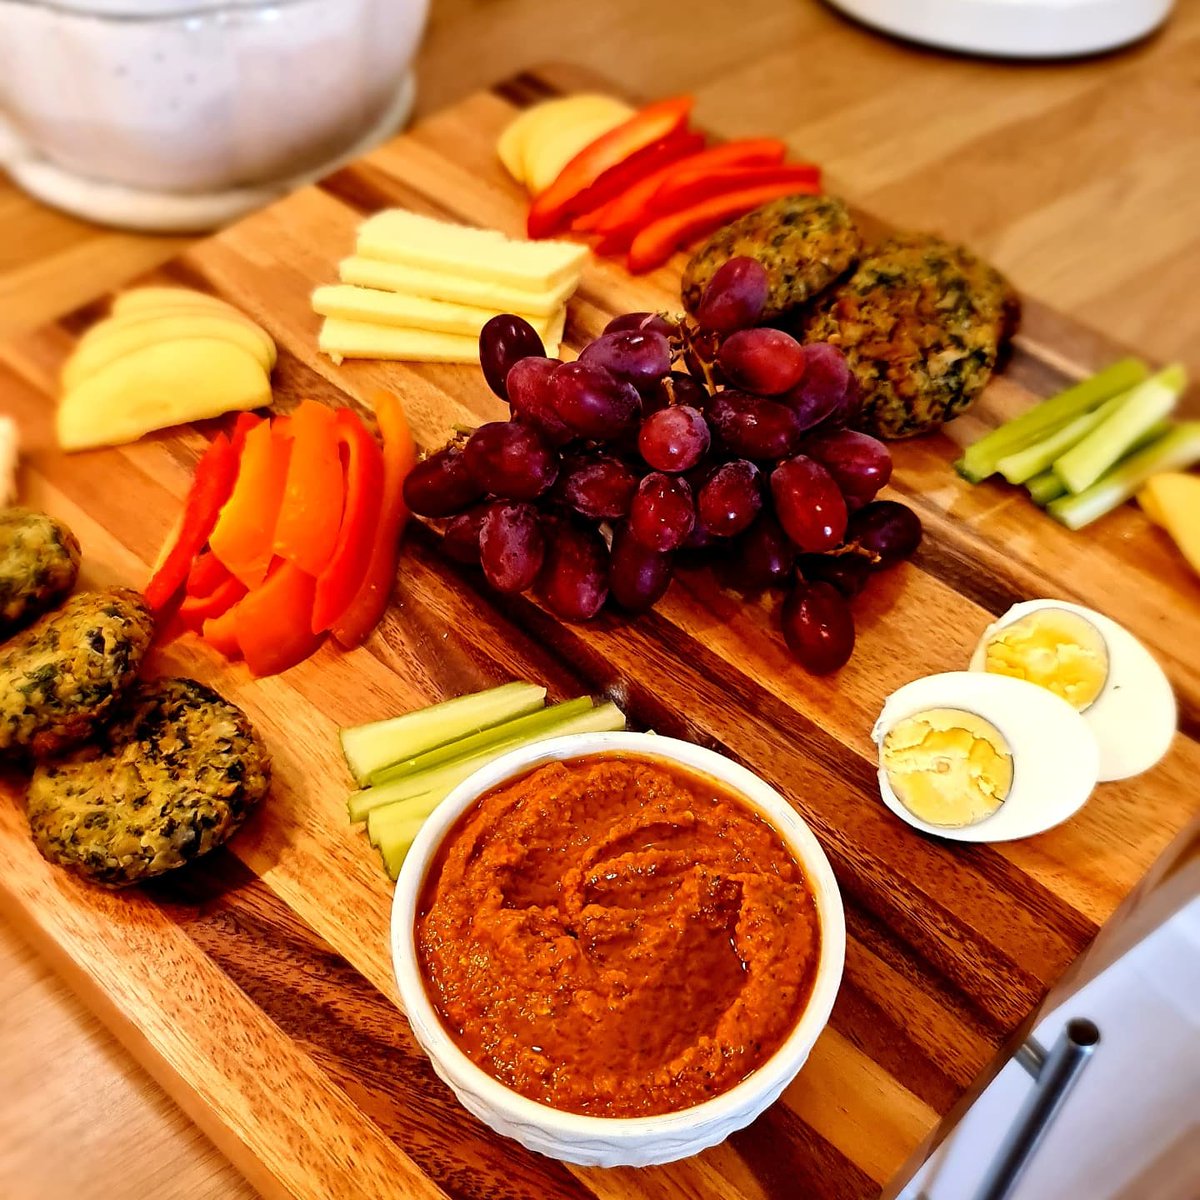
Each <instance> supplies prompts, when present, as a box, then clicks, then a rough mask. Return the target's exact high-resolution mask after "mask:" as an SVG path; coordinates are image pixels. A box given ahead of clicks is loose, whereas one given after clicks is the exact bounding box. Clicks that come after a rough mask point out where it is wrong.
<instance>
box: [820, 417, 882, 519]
mask: <svg viewBox="0 0 1200 1200" xmlns="http://www.w3.org/2000/svg"><path fill="white" fill-rule="evenodd" d="M800 450H801V453H803V454H806V455H808V457H809V458H815V459H816V460H817V462H819V463H820V464H821V465H822V466H823V467H824V468H825V470H827V471H828V472H829V473H830V475H832V476H833V478H834V482H835V483H836V484H837V485H838V487H839V488H841V489H842V492H843V493H844V494H845V495H847V496H853V497H854V498H855V500H860V501H862V502H863V503H865V502H866V501H868V500H870V499H871V498H872V497H873V496H874V495H875V493H876V492H878V491H879V489H880V488H881V487H883V486H884V484H886V483H887V481H888V480H889V479H890V478H891V477H892V456H891V453H890V452H889V451H888V448H887V447H886V446H885V445H884V444H883V443H882V442H880V441H877V440H876V439H875V438H873V437H871V436H870V435H869V434H866V433H856V432H855V431H854V430H852V429H831V430H829V431H828V432H818V433H815V434H813V435H811V436H810V437H807V438H805V439H804V444H803V445H802V446H801V447H800Z"/></svg>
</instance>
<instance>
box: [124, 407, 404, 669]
mask: <svg viewBox="0 0 1200 1200" xmlns="http://www.w3.org/2000/svg"><path fill="white" fill-rule="evenodd" d="M376 415H377V417H378V421H379V427H380V431H381V433H382V435H383V447H382V449H381V448H380V445H379V443H378V442H377V441H376V440H375V438H374V437H373V436H372V435H371V433H370V431H369V430H368V429H367V427H366V426H365V425H364V424H363V422H362V420H361V418H360V417H359V416H358V414H357V413H355V412H354V411H353V410H352V409H348V408H344V409H337V410H334V409H331V408H328V407H326V406H325V405H323V404H320V403H318V402H317V401H315V400H305V401H303V402H302V403H301V404H300V405H299V406H298V407H297V409H296V410H295V412H293V413H292V414H291V415H290V416H278V417H275V418H273V419H270V420H267V419H264V418H261V417H257V416H254V415H253V414H246V413H243V414H241V415H240V416H239V418H238V421H237V424H236V426H235V428H234V431H233V434H232V436H231V437H227V436H226V435H225V434H223V433H222V434H218V435H217V437H216V438H215V439H214V441H213V442H212V444H211V445H210V446H209V448H208V449H207V450H206V451H205V453H204V455H203V456H202V457H201V459H200V461H199V463H198V464H197V467H196V473H195V475H194V477H193V479H192V486H191V489H190V491H189V492H188V496H187V499H186V500H185V502H184V512H183V517H182V519H181V520H180V523H179V527H178V529H177V531H176V533H175V534H174V535H173V536H172V538H171V540H170V541H169V542H168V545H167V546H166V547H165V549H164V553H163V555H162V557H161V558H160V565H159V566H158V567H157V568H156V569H155V572H154V575H153V577H152V578H151V580H150V582H149V583H148V584H147V586H146V596H147V600H148V602H149V603H150V605H151V607H152V608H154V609H155V610H156V611H162V610H164V609H166V608H167V607H168V606H169V605H171V603H172V601H177V603H176V604H175V608H174V615H173V616H172V617H171V618H170V619H169V620H168V621H167V622H165V623H164V626H163V628H164V636H166V637H170V636H174V635H177V634H180V633H183V632H187V631H191V632H194V633H199V634H200V635H201V636H202V637H203V638H204V640H205V641H206V642H208V643H209V644H210V645H211V646H213V647H214V648H215V649H217V650H218V651H220V652H221V653H222V654H224V655H225V656H226V657H227V658H230V659H237V658H242V659H245V661H246V665H247V666H248V667H249V668H250V671H251V673H252V674H254V675H259V676H261V675H274V674H277V673H278V672H280V671H285V670H287V669H288V668H289V667H293V666H295V665H296V664H297V663H299V662H302V661H303V660H304V659H306V658H307V657H308V656H309V655H310V654H312V652H313V651H314V650H315V649H316V648H317V646H319V645H320V643H321V642H322V641H323V640H324V637H325V634H326V632H329V631H332V634H333V637H334V638H335V639H336V640H337V641H338V643H339V644H341V645H342V646H345V647H347V648H349V647H351V646H355V645H358V644H359V643H360V642H361V641H362V640H363V639H364V638H365V637H366V636H367V635H368V634H369V633H370V632H371V630H372V629H373V628H374V627H375V625H376V624H377V623H378V621H379V618H380V617H381V616H382V615H383V611H384V609H385V608H386V607H387V603H388V600H389V599H390V597H391V592H392V583H393V581H394V579H395V573H396V560H397V556H398V553H399V541H400V535H401V533H402V532H403V529H404V525H405V522H406V520H407V517H408V513H407V510H406V509H405V508H404V501H403V496H402V490H401V489H402V485H403V483H404V477H405V475H407V474H408V472H409V470H411V468H412V465H413V463H414V461H415V459H416V452H415V448H414V446H413V441H412V436H411V434H410V433H409V429H408V425H407V423H406V422H405V419H404V412H403V409H402V408H401V406H400V402H399V400H397V398H396V397H395V396H393V395H391V394H389V393H380V394H379V396H378V397H377V398H376Z"/></svg>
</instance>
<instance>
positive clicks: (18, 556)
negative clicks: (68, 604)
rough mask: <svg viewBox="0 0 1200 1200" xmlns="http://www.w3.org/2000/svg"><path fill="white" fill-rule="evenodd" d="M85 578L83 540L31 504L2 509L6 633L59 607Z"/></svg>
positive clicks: (0, 617) (0, 583)
mask: <svg viewBox="0 0 1200 1200" xmlns="http://www.w3.org/2000/svg"><path fill="white" fill-rule="evenodd" d="M78 576H79V539H78V538H77V537H76V536H75V535H74V534H73V533H72V532H71V531H70V530H69V529H68V528H67V527H66V526H65V525H64V524H63V523H62V522H61V521H56V520H55V519H54V518H53V517H48V516H47V515H46V514H45V513H39V512H32V511H31V510H29V509H27V508H5V509H0V637H3V636H6V635H7V634H8V633H10V632H11V631H12V630H14V629H16V628H17V627H18V626H20V625H23V624H25V622H26V621H29V620H32V619H33V618H34V617H36V616H38V615H39V614H40V613H44V612H45V611H46V610H47V609H49V608H53V607H54V606H55V605H56V604H57V603H58V602H59V601H60V600H61V599H62V598H63V597H64V596H65V595H66V594H67V593H68V592H69V591H70V590H71V589H72V588H73V587H74V586H75V580H76V578H78Z"/></svg>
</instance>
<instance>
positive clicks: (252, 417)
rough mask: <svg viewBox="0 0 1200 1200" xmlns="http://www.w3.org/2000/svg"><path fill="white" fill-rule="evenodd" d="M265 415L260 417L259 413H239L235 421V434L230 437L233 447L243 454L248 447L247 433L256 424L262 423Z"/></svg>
mask: <svg viewBox="0 0 1200 1200" xmlns="http://www.w3.org/2000/svg"><path fill="white" fill-rule="evenodd" d="M264 420H266V418H265V417H260V416H259V415H258V413H253V412H240V413H238V415H237V420H236V421H234V423H233V436H232V437H231V438H230V439H229V440H230V441H231V442H232V443H233V448H234V449H235V450H236V451H237V452H238V454H241V452H242V451H243V450H244V449H245V448H246V434H248V433H249V432H250V430H252V429H253V428H254V427H255V426H257V425H261V424H262V423H263V421H264Z"/></svg>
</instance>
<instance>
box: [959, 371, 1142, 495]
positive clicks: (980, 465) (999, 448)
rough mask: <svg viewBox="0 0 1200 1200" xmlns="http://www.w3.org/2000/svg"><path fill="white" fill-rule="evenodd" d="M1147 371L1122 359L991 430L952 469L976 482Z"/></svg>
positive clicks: (1128, 385) (1124, 387)
mask: <svg viewBox="0 0 1200 1200" xmlns="http://www.w3.org/2000/svg"><path fill="white" fill-rule="evenodd" d="M1149 374H1150V372H1149V370H1148V369H1147V368H1146V364H1145V363H1143V362H1141V361H1139V360H1138V359H1136V358H1123V359H1121V360H1120V361H1119V362H1115V363H1113V364H1112V365H1111V366H1108V367H1105V368H1104V370H1103V371H1097V372H1096V374H1095V375H1093V376H1091V378H1089V379H1085V380H1083V381H1082V382H1081V383H1077V384H1075V386H1074V387H1069V388H1067V390H1066V391H1064V392H1059V393H1058V395H1057V396H1051V397H1050V399H1049V400H1043V401H1042V402H1041V403H1040V404H1037V405H1035V406H1034V407H1033V408H1031V409H1029V411H1028V412H1023V413H1022V414H1021V415H1020V416H1019V417H1014V418H1013V419H1012V420H1011V421H1006V422H1005V423H1004V424H1003V425H1001V426H1000V427H999V428H998V429H993V430H992V432H991V433H989V434H987V435H985V436H984V437H982V438H980V439H979V441H977V442H976V443H975V444H974V445H973V446H968V447H967V449H966V450H965V451H964V452H963V456H962V457H961V458H960V459H959V460H958V462H956V463H955V464H954V466H955V469H956V470H957V471H958V473H959V474H960V475H961V476H963V478H964V479H968V480H970V482H971V483H979V482H981V481H982V480H984V479H986V478H987V477H988V476H989V475H994V474H995V473H996V471H997V469H998V464H999V462H1000V460H1001V459H1002V458H1004V457H1006V456H1007V455H1010V454H1015V453H1017V452H1018V451H1020V450H1025V449H1027V448H1028V447H1030V446H1033V445H1035V444H1036V443H1038V442H1040V441H1041V440H1042V439H1043V438H1045V437H1048V436H1049V435H1050V434H1052V433H1054V432H1055V431H1056V430H1059V429H1061V428H1062V427H1063V426H1064V425H1067V424H1068V423H1069V422H1071V421H1074V420H1075V419H1076V418H1077V417H1081V416H1083V414H1084V413H1088V412H1091V411H1092V410H1093V409H1094V408H1098V407H1099V406H1100V405H1101V404H1103V403H1104V402H1105V401H1106V400H1110V399H1112V397H1113V396H1118V395H1120V394H1121V393H1122V392H1127V391H1129V389H1130V388H1132V387H1136V386H1137V385H1138V384H1139V383H1141V382H1142V381H1143V380H1144V379H1145V378H1146V377H1147V376H1148V375H1149Z"/></svg>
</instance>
